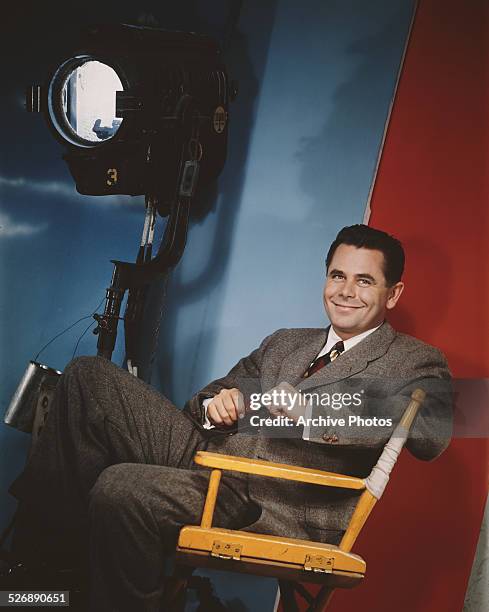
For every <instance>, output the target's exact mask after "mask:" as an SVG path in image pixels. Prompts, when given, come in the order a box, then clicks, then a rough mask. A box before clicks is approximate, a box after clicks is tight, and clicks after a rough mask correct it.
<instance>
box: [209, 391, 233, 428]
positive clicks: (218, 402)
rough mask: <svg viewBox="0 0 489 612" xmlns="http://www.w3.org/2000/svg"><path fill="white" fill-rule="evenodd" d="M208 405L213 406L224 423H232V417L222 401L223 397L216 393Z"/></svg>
mask: <svg viewBox="0 0 489 612" xmlns="http://www.w3.org/2000/svg"><path fill="white" fill-rule="evenodd" d="M210 406H214V407H215V409H216V411H217V413H218V415H219V416H220V418H221V421H222V423H224V424H225V425H232V424H233V419H232V418H231V416H230V415H229V413H228V411H227V409H226V407H225V405H224V402H223V398H222V397H220V396H219V395H216V397H215V398H214V399H213V400H212V402H211V404H210Z"/></svg>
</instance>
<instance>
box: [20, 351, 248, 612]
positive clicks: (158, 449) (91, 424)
mask: <svg viewBox="0 0 489 612" xmlns="http://www.w3.org/2000/svg"><path fill="white" fill-rule="evenodd" d="M207 446H208V440H207V438H206V437H205V434H204V432H203V431H202V429H201V428H199V427H198V426H197V425H196V424H195V423H194V422H193V421H192V419H191V417H189V416H188V415H187V414H185V413H184V412H182V411H181V410H179V409H177V408H176V407H175V406H174V405H173V404H172V403H171V402H170V401H169V400H167V399H166V398H165V397H164V396H162V395H161V394H159V393H158V392H157V391H156V390H155V389H153V388H152V387H150V386H149V385H147V384H145V383H144V382H142V381H141V380H138V379H136V378H135V377H133V376H131V375H130V374H129V373H128V372H125V371H124V370H122V369H120V368H118V367H117V366H115V365H114V364H113V363H111V362H109V361H107V360H106V359H103V358H100V357H81V358H78V359H76V360H74V361H73V362H71V364H69V365H68V366H67V368H66V370H65V372H64V374H63V376H62V377H61V378H60V380H59V383H58V386H57V390H56V396H55V400H54V402H53V408H52V410H51V412H50V414H49V416H48V419H47V422H46V425H45V429H44V431H43V432H42V435H41V436H40V438H39V441H38V443H37V445H36V447H35V449H34V452H33V454H32V456H31V457H30V459H29V462H28V464H27V466H26V468H25V470H24V472H23V473H22V474H21V476H20V477H19V478H18V479H17V480H16V481H15V482H14V483H13V485H12V486H11V489H10V490H11V493H12V494H14V495H15V496H16V497H17V498H18V499H19V500H20V501H21V506H22V507H23V509H24V510H25V508H26V507H27V508H30V509H33V508H35V512H36V517H37V524H38V526H39V529H41V530H42V532H43V534H44V536H45V537H44V542H43V543H41V544H39V546H40V550H39V551H38V552H39V556H42V555H43V554H44V553H45V552H46V550H47V549H51V550H62V545H63V544H64V545H65V548H73V547H74V548H76V549H77V550H81V551H82V554H83V555H87V556H88V563H89V568H90V569H89V574H90V597H91V601H90V610H132V611H134V610H151V611H152V610H159V609H160V606H161V597H162V590H163V583H164V558H165V555H167V554H169V553H171V552H172V551H173V550H174V549H175V544H176V540H177V537H178V531H179V529H180V527H181V526H182V525H184V524H198V523H199V522H200V517H201V513H202V509H203V505H204V500H205V493H206V490H207V483H208V478H209V472H208V470H205V469H203V468H199V466H197V465H196V464H194V463H193V456H194V454H195V452H196V451H197V450H202V449H205V448H207ZM254 514H255V515H256V508H255V507H254V505H253V503H252V502H251V501H250V499H249V496H248V484H247V478H246V476H244V475H232V474H231V475H224V476H223V478H222V481H221V485H220V489H219V498H218V503H217V506H216V510H215V525H217V526H221V527H226V528H230V529H233V528H234V529H237V528H240V527H243V526H246V525H247V524H249V523H251V522H252V521H253V516H254ZM254 518H256V516H255V517H254ZM18 541H20V542H22V534H19V538H18ZM60 545H61V547H60ZM20 546H22V544H21V545H20ZM26 546H28V547H29V548H30V549H31V550H32V547H33V542H32V541H29V542H26ZM43 547H44V550H43ZM65 552H68V551H66V550H65ZM71 552H72V551H71ZM85 558H86V557H85Z"/></svg>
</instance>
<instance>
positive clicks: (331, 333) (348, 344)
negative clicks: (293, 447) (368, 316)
mask: <svg viewBox="0 0 489 612" xmlns="http://www.w3.org/2000/svg"><path fill="white" fill-rule="evenodd" d="M380 325H382V323H381V324H380ZM380 325H377V327H373V328H372V329H368V330H367V331H365V332H362V333H361V334H358V335H357V336H353V337H352V338H348V340H342V339H341V338H340V337H339V336H338V334H337V333H336V332H335V330H334V329H333V326H332V325H330V326H329V330H328V337H327V338H326V344H325V345H324V346H323V348H322V349H321V350H320V351H319V353H318V354H317V355H316V357H315V358H314V359H313V361H312V362H311V364H312V363H314V361H316V359H317V358H318V357H321V355H325V354H326V353H329V351H330V350H331V349H332V348H333V346H334V345H335V344H336V343H337V342H343V346H344V347H345V350H344V351H343V352H345V351H348V350H350V349H351V348H353V347H354V346H355V345H356V344H358V343H359V342H361V341H362V340H363V339H364V338H366V337H367V336H368V335H370V334H372V333H373V332H374V331H375V330H376V329H379V327H380ZM211 402H212V398H208V399H205V400H204V401H203V402H202V405H203V407H204V415H205V416H204V423H203V426H204V429H212V428H213V427H215V426H214V425H213V424H212V423H211V422H210V420H209V417H208V416H207V407H208V406H209V404H210V403H211ZM311 410H312V408H311V406H310V405H308V407H307V411H306V414H305V415H304V417H305V419H306V422H307V419H308V417H310V416H311ZM302 438H303V439H304V440H309V426H308V425H306V426H305V427H304V433H303V435H302Z"/></svg>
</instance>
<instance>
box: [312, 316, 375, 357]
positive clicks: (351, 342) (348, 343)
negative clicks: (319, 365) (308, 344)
mask: <svg viewBox="0 0 489 612" xmlns="http://www.w3.org/2000/svg"><path fill="white" fill-rule="evenodd" d="M380 325H382V323H381V324H380ZM380 325H377V327H372V329H367V331H364V332H362V333H361V334H357V335H356V336H353V337H352V338H348V340H343V341H342V340H341V338H340V337H339V336H338V334H337V333H336V332H335V330H334V329H333V326H332V325H330V326H329V330H328V338H327V340H326V344H325V345H324V346H323V348H322V349H321V351H320V352H319V353H318V355H317V357H320V356H321V355H325V354H326V353H329V351H330V350H331V349H332V348H333V346H334V345H335V344H336V343H337V342H341V341H342V342H343V345H344V347H345V351H348V350H349V349H351V348H353V347H354V346H355V345H356V344H358V343H359V342H361V341H362V340H363V339H364V338H366V337H367V336H369V335H370V334H372V333H373V332H374V331H375V330H376V329H379V327H380Z"/></svg>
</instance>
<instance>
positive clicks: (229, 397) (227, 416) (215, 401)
mask: <svg viewBox="0 0 489 612" xmlns="http://www.w3.org/2000/svg"><path fill="white" fill-rule="evenodd" d="M244 413H245V406H244V398H243V394H242V393H241V391H240V390H239V389H223V390H222V391H220V392H219V393H218V394H217V395H215V396H214V397H213V398H212V401H211V402H210V403H209V405H208V406H207V417H208V419H209V421H210V422H211V423H212V424H213V425H220V426H223V425H226V426H227V427H231V425H234V423H236V421H237V420H238V418H243V417H244Z"/></svg>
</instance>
